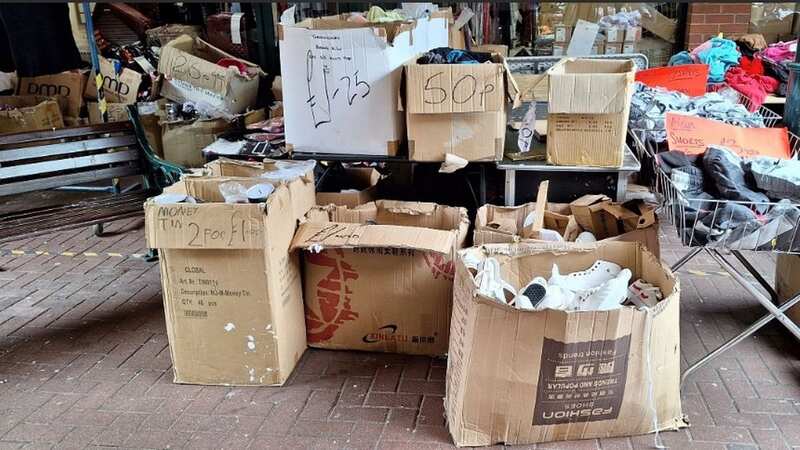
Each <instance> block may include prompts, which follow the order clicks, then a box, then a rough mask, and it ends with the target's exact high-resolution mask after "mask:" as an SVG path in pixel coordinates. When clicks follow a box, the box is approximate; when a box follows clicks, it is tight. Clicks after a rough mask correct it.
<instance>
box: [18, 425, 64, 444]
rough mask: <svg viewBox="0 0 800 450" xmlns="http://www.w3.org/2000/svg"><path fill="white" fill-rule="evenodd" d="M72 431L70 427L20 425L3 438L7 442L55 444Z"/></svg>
mask: <svg viewBox="0 0 800 450" xmlns="http://www.w3.org/2000/svg"><path fill="white" fill-rule="evenodd" d="M71 430H72V427H71V426H68V425H59V424H53V423H48V424H41V423H20V424H18V425H17V426H15V427H14V428H12V429H11V431H9V432H8V433H6V434H5V435H4V436H3V439H5V440H9V441H23V442H36V443H39V442H50V443H57V442H58V441H60V440H61V439H63V438H64V436H66V435H67V433H69V432H70V431H71Z"/></svg>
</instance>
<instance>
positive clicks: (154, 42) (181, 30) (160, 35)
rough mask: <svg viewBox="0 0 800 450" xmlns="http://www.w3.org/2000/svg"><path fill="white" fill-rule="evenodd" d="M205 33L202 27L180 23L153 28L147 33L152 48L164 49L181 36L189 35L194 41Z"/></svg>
mask: <svg viewBox="0 0 800 450" xmlns="http://www.w3.org/2000/svg"><path fill="white" fill-rule="evenodd" d="M202 31H203V29H202V27H200V26H197V25H183V24H178V23H170V24H167V25H162V26H160V27H156V28H151V29H149V30H147V31H146V32H145V36H146V37H147V43H148V45H150V46H155V47H163V46H165V45H167V44H168V43H169V42H170V41H172V40H174V39H177V38H178V37H180V36H183V35H184V34H185V35H188V36H189V37H191V38H192V39H194V38H196V37H198V36H200V34H201V32H202Z"/></svg>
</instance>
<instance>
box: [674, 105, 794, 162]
mask: <svg viewBox="0 0 800 450" xmlns="http://www.w3.org/2000/svg"><path fill="white" fill-rule="evenodd" d="M666 129H667V143H668V145H669V149H670V150H679V151H682V152H684V153H687V154H689V155H698V154H702V153H705V151H706V148H707V147H708V146H709V145H720V146H722V147H726V148H728V149H730V150H731V151H732V152H734V153H736V154H737V155H739V156H741V157H743V158H752V157H756V156H771V157H773V158H781V159H789V158H791V151H790V148H789V134H788V132H787V130H786V128H742V127H737V126H734V125H728V124H726V123H722V122H717V121H716V120H710V119H703V118H701V117H695V116H687V115H683V114H675V113H667V119H666Z"/></svg>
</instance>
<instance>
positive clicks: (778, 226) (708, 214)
mask: <svg viewBox="0 0 800 450" xmlns="http://www.w3.org/2000/svg"><path fill="white" fill-rule="evenodd" d="M642 131H643V130H630V131H629V132H628V135H629V139H630V141H632V145H631V148H632V149H633V150H634V152H635V153H636V155H637V157H638V158H639V161H640V162H641V164H642V177H643V178H644V180H643V181H645V182H648V184H650V187H651V188H652V190H653V192H654V193H655V194H656V195H657V196H659V197H660V203H661V205H660V207H659V213H660V214H659V216H660V217H661V218H662V220H666V221H667V222H668V223H671V224H673V225H674V226H675V228H676V230H677V231H678V236H679V237H680V238H681V241H682V242H683V244H684V245H687V246H690V247H711V248H722V249H728V250H752V251H769V252H776V253H791V254H800V203H796V202H792V201H787V200H783V201H781V202H747V201H734V200H717V199H705V198H691V197H687V196H686V195H685V194H684V193H683V192H682V191H681V189H679V188H678V186H677V185H676V183H675V182H674V181H673V179H672V178H671V177H670V176H669V175H668V174H667V173H665V172H664V170H663V169H662V167H661V166H660V165H659V163H658V159H657V158H656V153H657V152H655V151H653V150H654V147H653V146H652V145H646V141H644V140H643V137H644V136H645V135H644V134H642ZM789 144H790V148H791V152H792V158H794V159H796V158H797V156H798V152H800V138H798V137H797V136H796V135H794V134H792V133H789ZM743 208H747V209H748V210H750V211H752V212H757V214H752V216H753V219H752V220H741V219H740V217H741V215H742V214H741V213H742V212H743Z"/></svg>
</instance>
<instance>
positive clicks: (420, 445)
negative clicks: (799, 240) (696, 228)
mask: <svg viewBox="0 0 800 450" xmlns="http://www.w3.org/2000/svg"><path fill="white" fill-rule="evenodd" d="M665 233H670V237H665V238H664V239H662V242H663V244H662V245H663V247H664V250H663V253H664V258H665V259H666V260H668V261H674V260H675V259H677V257H678V256H679V255H680V252H681V247H680V246H679V245H678V244H677V243H676V242H675V241H674V239H672V238H671V232H670V231H669V230H667V231H665ZM143 245H144V241H143V237H142V232H141V230H137V231H133V232H129V233H124V234H120V235H117V236H114V237H108V238H103V239H98V238H95V237H93V236H91V233H90V232H89V230H79V231H74V232H64V233H59V234H56V235H52V236H47V237H46V238H42V239H35V240H32V241H21V242H15V243H10V244H6V245H4V246H3V247H2V256H1V257H0V267H2V268H4V269H5V270H6V271H4V272H0V449H7V448H9V449H12V448H13V449H15V448H51V447H53V448H84V447H133V448H180V447H183V448H230V449H238V448H247V447H248V446H249V447H250V448H266V447H269V448H370V449H374V448H381V449H383V448H413V449H424V448H442V447H448V446H450V439H449V436H448V434H447V432H446V430H445V428H444V419H443V417H442V395H443V394H444V375H445V363H444V361H443V360H436V359H433V360H432V359H429V358H421V357H408V356H399V355H381V354H368V353H357V352H328V351H315V350H309V351H308V352H307V353H306V355H305V356H304V357H303V359H302V361H301V363H300V365H299V367H298V368H297V370H295V373H294V374H293V376H292V379H291V381H290V382H289V383H288V384H287V386H285V387H282V388H226V387H201V386H185V385H176V384H172V373H171V369H170V357H169V350H168V348H167V338H166V335H165V329H164V319H163V314H162V306H161V293H160V284H159V274H158V268H157V265H155V264H152V263H147V262H144V261H143V260H141V259H137V258H134V257H130V255H131V254H133V253H142V252H143ZM37 252H38V253H37ZM754 261H755V262H756V264H757V265H760V266H764V267H769V270H768V272H769V276H770V277H771V276H772V274H771V273H772V266H773V265H774V262H773V261H774V260H773V259H772V258H770V257H769V256H768V255H764V256H762V255H759V256H758V257H754ZM719 271H720V269H719V268H717V267H715V266H714V265H712V264H711V261H710V260H709V259H708V258H707V257H705V258H700V259H699V260H698V261H697V263H695V264H692V265H691V266H689V267H687V268H686V269H685V270H684V271H682V272H681V273H680V276H681V280H682V283H683V298H682V300H683V302H682V321H681V333H682V344H683V346H682V351H683V356H684V358H685V360H695V359H696V358H698V357H700V356H701V355H703V354H704V353H705V352H706V351H707V350H709V349H710V348H713V347H714V346H716V345H718V344H719V343H721V342H722V339H723V338H724V337H728V336H731V335H733V334H735V333H737V332H738V331H739V330H740V329H742V327H743V326H745V325H747V324H749V323H750V322H752V320H753V319H754V318H755V317H757V316H758V315H760V314H761V312H762V311H761V310H760V309H759V308H760V307H759V306H758V305H756V304H755V302H754V301H753V300H752V299H748V298H747V295H746V293H745V292H743V290H742V289H741V288H740V287H737V285H735V284H734V282H733V280H732V279H731V278H730V277H727V276H724V275H721V274H719ZM798 347H800V346H798V344H797V342H796V341H793V340H792V339H791V338H789V337H788V336H787V335H786V334H785V333H783V332H782V331H781V330H779V329H778V328H777V327H771V328H768V329H767V330H765V331H764V332H762V333H761V334H759V335H757V336H756V337H755V338H753V339H750V340H748V341H746V342H743V343H741V344H740V345H739V346H737V347H736V348H735V349H734V350H733V351H731V352H730V353H728V354H727V355H725V356H724V357H722V358H721V359H718V360H717V361H716V362H715V363H714V364H713V367H711V368H709V369H707V370H703V371H702V372H700V373H698V374H697V375H696V376H694V377H693V378H692V379H691V380H690V383H689V385H688V387H687V389H686V391H685V393H684V409H685V412H686V413H687V414H688V416H689V418H690V420H691V423H692V427H691V428H689V429H686V430H683V431H680V432H670V433H663V434H662V436H663V439H664V442H665V443H666V444H667V445H669V446H670V447H671V448H703V449H706V448H708V449H725V448H727V449H744V448H756V447H757V446H759V447H761V448H765V449H772V448H787V447H790V446H800V350H798ZM651 444H652V438H651V437H635V438H630V439H628V438H624V439H609V440H599V441H597V440H589V441H580V442H569V443H556V444H547V445H540V446H539V447H541V448H565V449H566V448H575V449H583V448H587V449H600V448H602V449H612V448H613V449H624V448H647V447H649V446H650V445H651Z"/></svg>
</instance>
